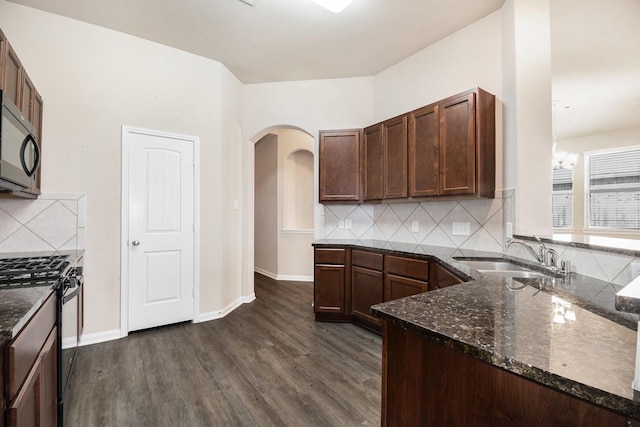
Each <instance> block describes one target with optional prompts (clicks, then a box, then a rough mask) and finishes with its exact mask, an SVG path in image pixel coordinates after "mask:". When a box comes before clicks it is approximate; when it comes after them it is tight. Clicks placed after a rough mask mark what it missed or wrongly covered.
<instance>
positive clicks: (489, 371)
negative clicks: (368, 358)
mask: <svg viewBox="0 0 640 427" xmlns="http://www.w3.org/2000/svg"><path fill="white" fill-rule="evenodd" d="M382 364H383V365H382V426H383V427H384V426H403V427H412V426H448V427H457V426H460V427H463V426H464V427H467V426H472V425H473V426H513V427H516V426H517V427H528V426H576V427H578V426H580V427H584V426H594V427H595V426H598V427H601V426H620V427H623V426H639V425H640V423H638V421H637V420H628V419H627V418H626V417H625V416H623V415H621V414H618V413H616V412H613V411H611V410H608V409H605V408H602V407H599V406H596V405H593V404H590V403H587V402H585V401H582V400H580V399H577V398H575V397H572V396H569V395H566V394H564V393H561V392H559V391H556V390H553V389H551V388H548V387H546V386H543V385H541V384H538V383H535V382H533V381H531V380H528V379H526V378H523V377H520V376H518V375H515V374H513V373H511V372H507V371H505V370H503V369H500V368H497V367H495V366H493V365H490V364H488V363H485V362H481V361H479V360H477V359H474V358H472V357H470V356H467V355H465V354H463V353H461V352H458V351H455V350H452V349H450V348H448V347H446V346H445V345H444V344H441V343H438V342H436V341H433V340H431V339H430V338H428V337H425V336H418V335H417V334H415V333H413V332H411V331H406V330H404V329H401V328H399V327H397V326H395V325H392V324H389V323H386V322H384V324H383V339H382ZM627 422H629V423H628V424H627Z"/></svg>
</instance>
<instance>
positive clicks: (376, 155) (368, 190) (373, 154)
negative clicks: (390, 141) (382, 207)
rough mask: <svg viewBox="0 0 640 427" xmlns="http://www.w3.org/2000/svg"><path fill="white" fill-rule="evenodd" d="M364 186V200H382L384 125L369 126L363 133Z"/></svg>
mask: <svg viewBox="0 0 640 427" xmlns="http://www.w3.org/2000/svg"><path fill="white" fill-rule="evenodd" d="M362 141H363V152H364V153H363V155H364V164H363V185H364V200H380V199H382V196H383V195H384V193H383V180H382V174H383V167H384V164H383V158H384V157H383V155H384V148H383V143H382V124H377V125H373V126H369V127H368V128H365V129H364V132H363V137H362Z"/></svg>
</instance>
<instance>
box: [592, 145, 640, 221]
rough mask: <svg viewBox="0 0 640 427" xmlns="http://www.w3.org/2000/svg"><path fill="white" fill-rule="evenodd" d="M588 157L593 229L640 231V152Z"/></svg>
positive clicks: (621, 152) (631, 151)
mask: <svg viewBox="0 0 640 427" xmlns="http://www.w3.org/2000/svg"><path fill="white" fill-rule="evenodd" d="M587 157H588V160H587V163H588V165H589V179H588V190H587V191H588V203H589V206H588V207H589V227H601V228H615V229H634V230H638V229H640V149H633V150H625V151H618V152H609V153H602V154H590V155H588V156H587Z"/></svg>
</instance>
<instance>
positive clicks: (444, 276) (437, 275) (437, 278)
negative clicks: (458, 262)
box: [429, 263, 463, 291]
mask: <svg viewBox="0 0 640 427" xmlns="http://www.w3.org/2000/svg"><path fill="white" fill-rule="evenodd" d="M462 282H463V281H462V280H461V279H460V278H458V277H457V276H455V275H454V274H453V273H451V272H449V271H448V270H447V269H445V268H444V267H441V266H440V265H438V264H437V263H432V264H431V266H430V267H429V290H430V291H433V290H436V289H440V288H446V287H447V286H452V285H457V284H458V283H462Z"/></svg>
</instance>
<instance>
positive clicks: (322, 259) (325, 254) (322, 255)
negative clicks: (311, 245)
mask: <svg viewBox="0 0 640 427" xmlns="http://www.w3.org/2000/svg"><path fill="white" fill-rule="evenodd" d="M345 259H346V249H324V248H318V249H316V250H315V263H316V264H344V262H345Z"/></svg>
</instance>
